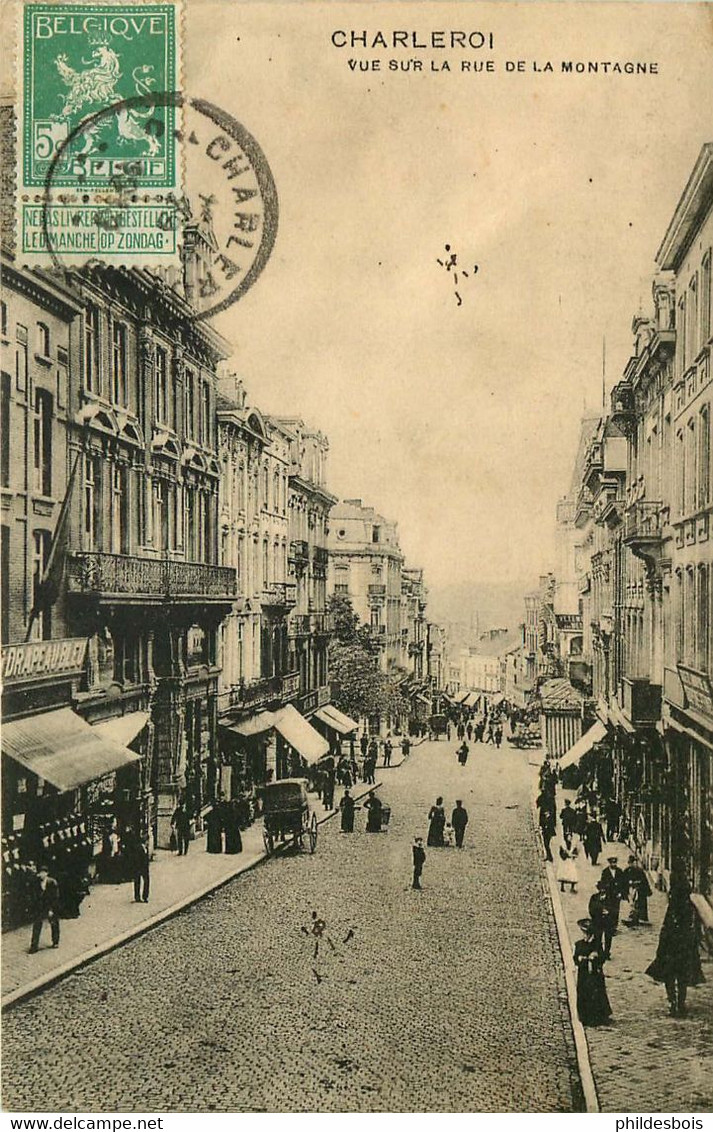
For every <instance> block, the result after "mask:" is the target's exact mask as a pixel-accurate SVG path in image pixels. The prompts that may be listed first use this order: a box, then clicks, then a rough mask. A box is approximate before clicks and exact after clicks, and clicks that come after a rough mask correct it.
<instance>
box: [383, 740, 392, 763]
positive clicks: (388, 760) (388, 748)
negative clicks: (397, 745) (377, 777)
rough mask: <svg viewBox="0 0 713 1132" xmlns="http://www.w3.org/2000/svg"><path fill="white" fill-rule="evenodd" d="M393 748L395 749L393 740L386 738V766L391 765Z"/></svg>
mask: <svg viewBox="0 0 713 1132" xmlns="http://www.w3.org/2000/svg"><path fill="white" fill-rule="evenodd" d="M393 749H394V745H393V743H392V742H391V740H390V739H385V740H384V766H391V752H392V751H393Z"/></svg>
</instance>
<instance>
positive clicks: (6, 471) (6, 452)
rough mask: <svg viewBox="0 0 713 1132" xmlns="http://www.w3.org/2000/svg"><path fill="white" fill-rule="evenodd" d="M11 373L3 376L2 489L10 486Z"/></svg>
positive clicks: (0, 407)
mask: <svg viewBox="0 0 713 1132" xmlns="http://www.w3.org/2000/svg"><path fill="white" fill-rule="evenodd" d="M11 384H12V382H11V379H10V374H9V373H3V374H2V388H1V389H0V487H9V486H10V398H11V393H12V390H11Z"/></svg>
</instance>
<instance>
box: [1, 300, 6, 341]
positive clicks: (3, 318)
mask: <svg viewBox="0 0 713 1132" xmlns="http://www.w3.org/2000/svg"><path fill="white" fill-rule="evenodd" d="M0 334H2V336H3V338H7V303H4V302H0Z"/></svg>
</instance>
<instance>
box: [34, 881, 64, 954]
mask: <svg viewBox="0 0 713 1132" xmlns="http://www.w3.org/2000/svg"><path fill="white" fill-rule="evenodd" d="M31 907H32V938H31V941H30V954H31V955H34V953H35V952H36V951H37V949H38V948H39V946H40V935H41V933H42V925H43V923H44V922H45V920H47V921H48V923H49V925H50V932H51V934H52V946H53V947H59V885H58V884H57V881H56V880H55V878H54V877H53V876H50V872H49V869H48V868H47V865H46V864H45V863H44V862H40V864H39V865H38V866H37V875H36V878H35V881H34V884H33V887H32V893H31Z"/></svg>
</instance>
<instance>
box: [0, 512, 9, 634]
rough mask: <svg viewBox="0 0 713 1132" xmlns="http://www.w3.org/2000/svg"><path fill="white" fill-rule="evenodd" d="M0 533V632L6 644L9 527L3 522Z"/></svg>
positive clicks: (7, 625) (7, 627) (7, 628)
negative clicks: (0, 602) (0, 603)
mask: <svg viewBox="0 0 713 1132" xmlns="http://www.w3.org/2000/svg"><path fill="white" fill-rule="evenodd" d="M0 535H1V536H2V538H1V539H0V601H2V606H1V607H0V634H1V635H2V644H3V645H6V644H7V643H8V641H9V640H10V528H9V527H6V526H5V525H4V524H3V526H2V529H1V530H0Z"/></svg>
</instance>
